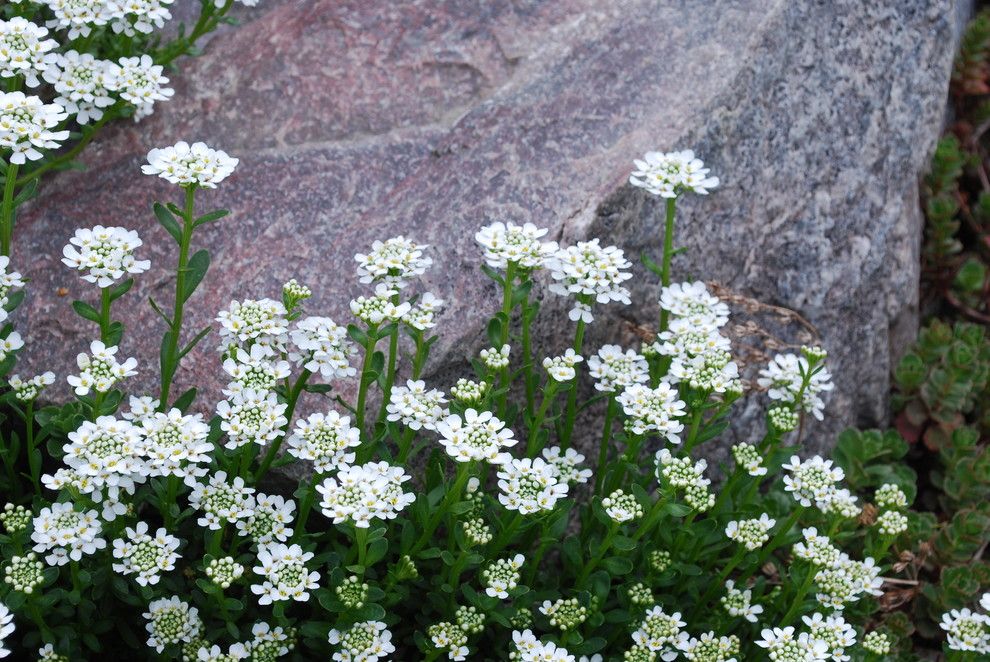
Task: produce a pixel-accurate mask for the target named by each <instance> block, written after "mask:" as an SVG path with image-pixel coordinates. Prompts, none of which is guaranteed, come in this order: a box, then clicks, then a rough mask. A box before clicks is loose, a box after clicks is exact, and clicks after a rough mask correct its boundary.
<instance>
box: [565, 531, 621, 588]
mask: <svg viewBox="0 0 990 662" xmlns="http://www.w3.org/2000/svg"><path fill="white" fill-rule="evenodd" d="M618 532H619V525H618V523H616V522H612V525H611V526H610V527H609V529H608V533H607V534H605V537H604V538H603V539H602V541H601V543H599V545H598V550H597V551H596V552H595V556H594V557H593V558H592V559H591V561H590V562H588V563H586V564H585V566H584V567H583V568H581V574H580V575H578V579H577V582H575V586H579V587H580V586H583V585H584V582H585V581H587V579H588V577H589V576H590V575H591V572H592V571H593V570H594V569H595V568H596V567H597V566H598V564H599V563H601V562H602V559H604V558H605V555H606V554H607V553H608V550H609V548H610V547H611V546H612V540H614V539H615V536H616V534H617V533H618Z"/></svg>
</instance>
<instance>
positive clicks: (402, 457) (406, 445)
mask: <svg viewBox="0 0 990 662" xmlns="http://www.w3.org/2000/svg"><path fill="white" fill-rule="evenodd" d="M415 438H416V431H415V430H413V429H412V428H406V429H405V430H403V431H402V438H401V439H400V440H399V453H398V455H397V456H396V458H395V461H396V464H398V465H405V463H406V459H407V458H408V457H409V451H410V450H411V449H412V442H413V439H415Z"/></svg>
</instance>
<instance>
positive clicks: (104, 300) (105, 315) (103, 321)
mask: <svg viewBox="0 0 990 662" xmlns="http://www.w3.org/2000/svg"><path fill="white" fill-rule="evenodd" d="M111 303H112V302H111V301H110V288H109V287H101V288H100V340H101V341H102V342H103V343H104V344H105V345H108V346H109V345H110V304H111Z"/></svg>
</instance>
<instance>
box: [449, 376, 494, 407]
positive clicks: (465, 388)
mask: <svg viewBox="0 0 990 662" xmlns="http://www.w3.org/2000/svg"><path fill="white" fill-rule="evenodd" d="M487 392H488V382H486V381H480V382H476V381H474V380H471V379H466V378H464V377H461V378H460V379H458V380H457V383H456V384H454V385H453V386H451V387H450V394H451V395H452V396H454V399H456V400H457V401H458V402H462V403H464V404H466V405H477V404H480V403H481V401H482V400H484V398H485V394H486V393H487Z"/></svg>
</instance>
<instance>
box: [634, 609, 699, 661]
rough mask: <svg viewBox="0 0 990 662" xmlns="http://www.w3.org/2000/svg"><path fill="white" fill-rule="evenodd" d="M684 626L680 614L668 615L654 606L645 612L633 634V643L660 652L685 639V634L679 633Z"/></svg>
mask: <svg viewBox="0 0 990 662" xmlns="http://www.w3.org/2000/svg"><path fill="white" fill-rule="evenodd" d="M685 625H687V624H686V623H685V622H684V621H682V620H681V613H680V612H674V613H673V614H668V613H666V612H665V611H664V610H663V607H661V606H660V605H654V606H653V607H650V608H649V609H647V610H646V615H645V616H644V617H643V620H642V621H641V622H640V624H639V628H638V629H637V630H636V631H635V632H633V635H632V637H633V641H634V642H636V643H637V644H638V645H640V646H644V647H646V648H647V649H649V650H651V651H661V650H663V649H665V648H666V647H668V646H677V644H678V642H679V641H683V640H684V639H686V638H687V633H685V632H682V631H681V628H683V627H684V626H685Z"/></svg>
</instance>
